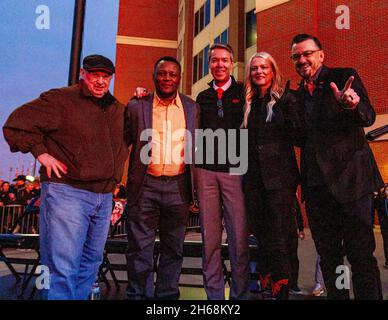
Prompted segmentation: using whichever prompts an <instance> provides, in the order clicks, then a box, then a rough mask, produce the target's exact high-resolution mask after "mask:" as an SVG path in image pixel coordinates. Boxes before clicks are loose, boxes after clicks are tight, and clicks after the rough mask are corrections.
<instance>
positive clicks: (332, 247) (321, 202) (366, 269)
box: [305, 186, 382, 300]
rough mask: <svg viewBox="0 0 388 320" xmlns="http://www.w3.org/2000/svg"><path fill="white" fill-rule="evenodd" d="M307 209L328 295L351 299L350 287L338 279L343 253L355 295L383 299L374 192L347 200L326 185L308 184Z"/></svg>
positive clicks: (360, 297) (333, 297) (334, 297)
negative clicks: (374, 224)
mask: <svg viewBox="0 0 388 320" xmlns="http://www.w3.org/2000/svg"><path fill="white" fill-rule="evenodd" d="M305 198H306V209H307V214H308V219H309V223H310V228H311V232H312V236H313V239H314V242H315V246H316V248H317V251H318V254H319V255H320V256H321V269H322V274H323V278H324V281H325V286H326V289H327V297H328V299H349V290H347V289H339V288H337V286H336V280H337V279H338V277H339V276H340V274H341V272H339V273H336V269H337V267H338V266H340V265H343V264H344V262H343V260H344V259H343V257H344V255H346V256H347V259H348V261H349V263H350V264H351V267H352V280H353V290H354V297H355V299H361V300H370V299H372V300H378V299H382V292H381V281H380V272H379V269H378V267H377V261H376V258H375V257H374V256H373V252H374V250H375V247H376V244H375V238H374V234H373V229H372V220H373V219H372V210H373V209H372V208H373V200H372V195H371V194H370V195H365V196H364V197H362V198H361V199H359V200H357V201H355V202H351V203H346V204H340V203H338V202H337V201H336V200H335V199H334V198H333V196H332V195H331V193H330V191H329V190H328V189H327V188H326V187H324V186H322V187H321V186H320V187H314V188H308V189H307V190H306V194H305Z"/></svg>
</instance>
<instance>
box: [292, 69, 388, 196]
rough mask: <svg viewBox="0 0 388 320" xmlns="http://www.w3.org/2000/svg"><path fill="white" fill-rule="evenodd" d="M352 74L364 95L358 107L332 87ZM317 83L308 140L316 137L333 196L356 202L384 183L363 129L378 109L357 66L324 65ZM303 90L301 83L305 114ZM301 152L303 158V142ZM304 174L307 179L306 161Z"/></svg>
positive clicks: (356, 87) (317, 151)
mask: <svg viewBox="0 0 388 320" xmlns="http://www.w3.org/2000/svg"><path fill="white" fill-rule="evenodd" d="M350 76H354V77H355V78H354V81H353V84H352V88H353V90H354V91H356V92H357V94H358V95H359V97H360V103H359V104H358V106H357V107H356V109H355V110H346V109H344V108H343V107H342V106H341V105H340V104H339V103H338V102H337V101H336V99H335V97H334V94H333V92H332V90H331V88H330V82H334V83H336V84H337V87H338V88H339V89H342V88H343V87H344V86H345V83H346V81H347V80H348V79H349V77H350ZM316 85H317V87H318V98H317V103H316V105H315V106H314V109H313V112H312V116H311V118H310V120H306V121H310V125H311V127H312V128H311V130H309V131H307V134H308V135H309V136H308V137H306V139H312V143H313V145H314V149H315V155H316V160H317V164H318V166H319V168H320V170H321V172H322V175H323V178H324V181H325V184H326V186H327V187H328V188H329V190H330V191H331V193H332V195H333V196H334V197H335V198H336V200H337V201H338V202H340V203H346V202H351V201H355V200H357V199H359V198H361V197H362V196H363V195H366V194H368V193H373V192H374V191H376V190H378V189H380V188H381V187H382V186H383V185H384V184H383V181H382V178H381V175H380V173H379V170H378V168H377V165H376V161H375V159H374V156H373V154H372V151H371V149H370V147H369V145H368V142H367V140H366V138H365V134H364V130H363V127H369V126H371V125H372V124H373V123H374V122H375V118H376V114H375V111H374V110H373V107H372V105H371V104H370V101H369V98H368V93H367V91H366V89H365V87H364V85H363V83H362V81H361V79H360V77H359V75H358V74H357V72H356V70H354V69H351V68H328V67H326V66H323V67H322V70H321V73H320V74H319V77H318V79H317V81H316ZM303 90H304V89H303V87H302V86H301V87H300V88H299V91H298V93H299V96H300V98H301V101H302V103H301V108H302V114H303V113H305V110H304V108H305V104H304V91H303ZM301 151H302V159H303V152H304V146H303V144H302V149H301ZM305 160H306V161H308V159H305ZM301 173H302V180H303V176H304V162H303V161H302V167H301ZM302 186H303V184H302Z"/></svg>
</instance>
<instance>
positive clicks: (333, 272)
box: [291, 34, 383, 300]
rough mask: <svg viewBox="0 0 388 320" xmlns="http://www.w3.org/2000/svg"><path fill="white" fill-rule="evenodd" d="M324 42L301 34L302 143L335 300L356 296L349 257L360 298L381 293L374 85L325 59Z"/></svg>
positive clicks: (309, 200)
mask: <svg viewBox="0 0 388 320" xmlns="http://www.w3.org/2000/svg"><path fill="white" fill-rule="evenodd" d="M324 57H325V55H324V52H323V50H322V45H321V43H320V41H319V40H318V39H317V38H316V37H314V36H311V35H308V34H299V35H297V36H295V37H294V38H293V40H292V43H291V59H292V61H293V62H294V65H295V69H296V72H297V73H298V74H299V75H300V76H301V77H302V78H303V79H302V82H301V86H300V88H299V95H300V97H301V99H302V103H301V115H302V118H303V119H304V121H305V129H306V132H305V139H304V142H303V144H302V146H301V175H302V187H303V194H304V197H305V200H306V209H307V214H308V219H309V223H310V227H311V231H312V235H313V238H314V241H315V245H316V247H317V250H318V253H319V255H320V256H321V267H322V272H323V277H324V280H325V285H326V288H327V294H328V299H349V290H348V289H349V286H348V284H347V283H346V281H345V283H344V282H343V281H341V279H340V278H338V277H340V276H341V275H342V276H343V271H341V270H344V269H341V268H338V267H339V266H341V265H343V264H344V262H343V256H344V254H345V255H346V256H347V259H348V261H349V262H350V264H351V266H352V280H353V289H354V297H355V299H376V300H377V299H381V298H382V293H381V282H380V273H379V270H378V267H377V261H376V259H375V257H374V256H373V252H374V250H375V240H374V235H373V230H372V220H373V218H372V206H373V192H374V191H376V190H378V189H380V188H381V187H382V186H383V182H382V179H381V176H380V173H379V171H378V168H377V165H376V162H375V159H374V157H373V154H372V151H371V149H370V147H369V145H368V143H367V141H366V139H365V136H364V131H363V129H362V128H363V127H368V126H371V125H372V124H373V123H374V121H375V117H376V114H375V111H374V110H373V107H372V106H371V104H370V102H369V98H368V94H367V91H366V89H365V87H364V85H363V83H362V81H361V79H360V77H359V75H358V74H357V72H356V71H355V70H354V69H351V68H329V67H327V66H325V65H324V64H323V61H324Z"/></svg>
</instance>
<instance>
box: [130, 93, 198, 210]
mask: <svg viewBox="0 0 388 320" xmlns="http://www.w3.org/2000/svg"><path fill="white" fill-rule="evenodd" d="M153 97H154V95H153V94H151V95H149V96H148V97H145V98H143V99H133V100H131V101H130V102H129V103H128V106H127V111H126V115H125V119H124V120H125V124H124V140H125V142H126V143H127V145H128V146H129V147H131V151H130V158H129V168H128V178H127V198H128V200H127V202H128V204H129V205H133V204H134V203H135V202H136V200H137V198H138V196H139V194H140V192H141V190H142V186H143V181H144V177H145V175H146V172H147V165H146V164H144V163H142V161H141V158H140V156H141V152H150V142H151V136H150V135H145V133H144V130H146V129H152V101H153ZM179 97H180V99H181V101H182V104H183V108H184V112H185V120H186V129H187V130H188V131H189V132H190V133H191V137H192V140H193V143H191V144H190V143H186V146H185V156H189V155H190V154H191V155H193V157H194V152H195V141H194V140H195V129H197V128H198V123H199V106H198V104H197V103H196V102H195V101H193V100H192V99H190V98H189V97H187V96H185V95H183V94H179ZM142 132H143V135H145V136H147V138H148V140H146V141H140V138H141V134H142ZM142 140H144V138H143V137H142ZM185 141H190V140H189V138H186V140H185ZM190 147H191V148H190ZM147 150H148V151H147ZM191 162H194V160H192V161H191ZM185 174H186V177H187V179H186V187H187V189H188V190H187V191H188V192H189V194H190V195H191V198H194V194H193V193H194V181H195V179H194V174H195V171H194V164H188V165H186V172H185Z"/></svg>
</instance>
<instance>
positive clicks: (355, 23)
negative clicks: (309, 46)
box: [257, 0, 388, 113]
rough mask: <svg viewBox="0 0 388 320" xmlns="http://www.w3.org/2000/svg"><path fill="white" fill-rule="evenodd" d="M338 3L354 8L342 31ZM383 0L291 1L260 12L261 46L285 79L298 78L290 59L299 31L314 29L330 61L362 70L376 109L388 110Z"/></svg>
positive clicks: (386, 23) (387, 37) (386, 24)
mask: <svg viewBox="0 0 388 320" xmlns="http://www.w3.org/2000/svg"><path fill="white" fill-rule="evenodd" d="M338 5H347V6H348V7H349V9H350V29H349V30H346V29H344V30H338V29H337V28H336V26H335V22H336V19H337V17H338V16H339V14H336V13H335V10H336V7H337V6H338ZM385 12H386V2H385V1H360V0H345V1H343V0H340V1H337V0H326V1H318V0H310V1H304V0H293V1H290V2H287V3H284V4H282V5H279V6H276V7H274V8H271V9H268V10H265V11H263V12H259V13H258V14H257V25H258V34H257V46H258V50H265V51H268V52H270V53H271V54H272V55H273V56H274V58H275V59H276V60H277V62H278V63H279V65H280V68H281V70H282V71H283V73H284V75H285V76H286V78H289V79H292V81H293V84H294V85H295V84H296V83H297V82H298V81H299V78H298V76H297V75H296V74H295V72H294V68H293V65H292V63H291V61H290V59H289V58H288V57H289V55H290V41H291V39H292V37H293V36H294V35H295V34H297V33H313V34H315V35H316V36H318V38H319V39H320V40H321V42H322V45H323V48H324V50H325V54H326V58H325V63H326V64H327V65H328V66H332V67H335V66H338V67H353V68H356V69H357V71H358V73H359V74H360V76H361V78H362V79H363V82H364V84H365V86H366V88H367V90H368V92H369V97H370V99H371V102H372V104H373V106H374V107H375V109H376V112H377V113H383V112H388V103H387V101H388V91H387V90H385V89H384V90H382V89H381V88H382V86H383V87H384V84H386V83H387V80H388V75H387V74H388V72H387V67H386V66H387V64H386V61H385V60H386V57H387V56H388V47H387V45H386V43H387V41H388V33H387V27H388V19H386V15H385V14H384V13H385Z"/></svg>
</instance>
